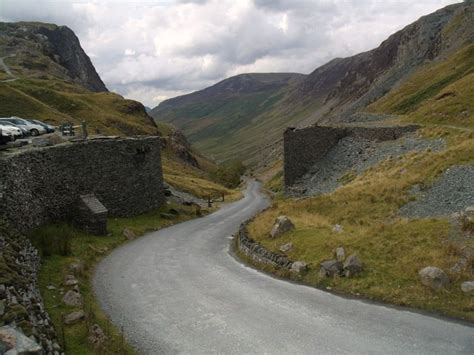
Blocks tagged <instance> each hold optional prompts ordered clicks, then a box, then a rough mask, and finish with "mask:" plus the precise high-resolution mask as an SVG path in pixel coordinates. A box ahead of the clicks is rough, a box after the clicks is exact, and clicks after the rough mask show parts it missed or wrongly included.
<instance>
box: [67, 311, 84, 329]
mask: <svg viewBox="0 0 474 355" xmlns="http://www.w3.org/2000/svg"><path fill="white" fill-rule="evenodd" d="M84 317H85V314H84V311H83V310H80V311H76V312H72V313H69V314H67V315H66V316H65V317H64V324H66V325H71V324H74V323H77V322H80V321H81V320H83V319H84Z"/></svg>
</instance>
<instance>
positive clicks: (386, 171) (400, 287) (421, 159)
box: [249, 128, 474, 321]
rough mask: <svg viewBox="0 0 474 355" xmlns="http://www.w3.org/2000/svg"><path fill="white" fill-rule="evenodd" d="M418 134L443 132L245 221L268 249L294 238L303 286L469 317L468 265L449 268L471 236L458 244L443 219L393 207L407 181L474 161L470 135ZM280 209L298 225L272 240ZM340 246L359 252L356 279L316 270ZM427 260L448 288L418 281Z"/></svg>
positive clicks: (427, 179) (293, 255)
mask: <svg viewBox="0 0 474 355" xmlns="http://www.w3.org/2000/svg"><path fill="white" fill-rule="evenodd" d="M421 134H423V135H424V136H425V137H443V138H444V139H445V140H446V141H447V146H448V147H447V149H445V150H443V151H440V152H432V151H425V152H419V153H409V154H406V155H404V156H401V157H397V158H391V159H387V160H386V161H384V162H382V163H381V164H379V165H377V166H375V167H372V168H371V169H369V170H368V171H366V172H365V173H363V174H362V175H360V176H351V179H348V181H347V182H346V184H345V185H344V186H342V187H340V188H339V189H338V190H336V191H335V192H333V193H332V194H328V195H323V196H319V197H311V198H305V199H281V198H279V199H276V200H274V203H273V206H272V207H271V208H270V209H268V210H266V211H265V212H263V213H262V214H260V215H259V216H258V217H257V218H255V220H254V221H253V222H251V223H250V225H249V232H250V235H251V237H252V238H254V239H255V240H257V241H258V242H260V243H261V244H262V245H264V246H265V247H267V248H268V249H270V250H273V251H278V249H279V247H280V246H281V245H283V244H285V243H288V242H292V243H293V245H294V247H293V250H292V251H291V252H289V253H288V256H289V257H290V259H292V260H304V261H305V262H307V263H308V264H309V271H308V273H306V274H305V275H304V276H303V277H302V281H303V282H305V283H307V284H309V285H314V286H318V287H323V288H325V287H329V288H331V289H332V290H334V291H335V292H340V293H345V294H352V295H357V296H363V297H366V298H369V299H375V300H380V301H384V302H389V303H393V304H396V305H404V306H410V307H416V308H420V309H424V310H428V311H435V312H440V313H443V314H446V315H450V316H455V317H459V318H463V319H467V320H470V321H474V298H473V297H472V295H468V294H465V293H463V292H462V291H461V288H460V284H461V282H463V281H467V280H472V279H474V273H473V272H472V268H471V267H470V265H469V267H467V268H466V270H464V271H462V272H461V273H449V270H450V268H451V267H452V266H453V265H454V264H455V263H456V261H457V260H459V256H460V254H461V252H462V251H461V248H463V247H471V248H474V241H473V240H472V238H470V239H467V240H466V239H464V240H463V242H462V245H461V244H459V243H457V242H456V241H455V240H453V238H452V237H451V233H452V229H451V226H450V223H449V221H448V220H447V219H414V220H408V219H406V218H401V217H400V216H399V215H398V213H397V212H398V210H399V208H400V207H401V206H402V205H403V204H405V203H406V202H408V201H409V200H410V199H411V197H410V193H409V190H410V188H411V187H412V186H413V185H415V184H420V185H422V186H427V185H429V184H430V183H431V182H432V181H433V180H434V179H435V178H436V177H437V176H439V175H440V174H441V173H442V172H444V171H445V170H446V168H448V167H449V166H452V165H458V164H459V165H461V164H474V135H473V134H472V133H469V132H459V131H457V130H452V129H446V128H429V129H424V130H423V131H422V132H421ZM276 179H278V178H276ZM278 215H287V216H289V217H290V218H291V219H292V221H293V222H294V223H295V225H296V228H295V230H294V231H292V232H289V233H287V234H285V235H283V236H281V237H279V238H277V239H270V238H269V237H268V233H269V231H270V230H271V226H272V224H273V222H274V220H275V218H276V217H277V216H278ZM335 224H340V225H342V226H343V232H342V233H337V232H334V231H333V229H332V228H333V226H334V225H335ZM339 246H344V248H345V249H346V255H349V254H352V253H356V254H357V255H358V256H359V257H360V259H361V260H362V262H363V263H364V266H365V270H364V272H363V273H362V274H360V275H359V276H357V277H354V278H325V277H320V276H319V275H318V271H319V264H320V262H321V261H323V260H327V259H332V258H333V250H334V249H335V248H336V247H339ZM471 262H472V261H471ZM429 265H432V266H438V267H440V268H442V269H443V270H445V271H447V272H448V274H449V276H450V279H451V280H452V282H451V284H450V285H449V287H448V288H447V289H446V290H443V291H439V292H434V291H432V290H430V289H428V288H426V287H424V286H423V285H422V284H421V283H420V281H419V277H418V271H419V270H420V269H422V268H423V267H425V266H429Z"/></svg>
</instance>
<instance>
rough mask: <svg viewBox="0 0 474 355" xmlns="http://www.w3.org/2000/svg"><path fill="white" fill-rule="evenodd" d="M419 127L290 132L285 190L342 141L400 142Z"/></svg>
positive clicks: (285, 137) (315, 128) (314, 128)
mask: <svg viewBox="0 0 474 355" xmlns="http://www.w3.org/2000/svg"><path fill="white" fill-rule="evenodd" d="M418 128H419V127H418V126H415V125H411V126H397V127H324V126H316V125H315V126H310V127H306V128H300V129H297V128H288V129H287V130H286V131H285V133H284V135H283V142H284V143H283V145H284V167H283V169H284V183H285V189H286V188H288V187H290V186H291V185H293V184H294V183H295V182H296V180H297V179H298V178H300V177H302V176H303V175H304V174H305V173H306V172H307V171H308V169H309V168H311V167H312V166H313V165H314V164H316V163H317V162H318V161H320V160H321V159H322V158H323V157H324V156H325V155H326V154H327V153H328V152H329V151H330V150H331V148H332V147H334V146H335V145H336V144H337V143H338V142H339V140H341V139H342V138H345V137H349V136H351V137H354V138H360V139H367V140H373V141H387V140H394V139H398V138H400V137H401V136H402V135H403V134H405V133H408V132H413V131H415V130H417V129H418Z"/></svg>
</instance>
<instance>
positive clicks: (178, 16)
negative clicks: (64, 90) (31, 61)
mask: <svg viewBox="0 0 474 355" xmlns="http://www.w3.org/2000/svg"><path fill="white" fill-rule="evenodd" d="M454 2H459V1H453V0H418V1H410V0H380V1H378V0H347V1H342V0H341V1H337V0H332V1H329V0H189V1H186V0H181V1H179V0H175V1H172V0H161V1H157V0H155V1H152V0H141V1H124V0H120V1H112V0H105V1H104V0H101V1H98V0H97V1H82V0H75V1H66V0H49V1H43V0H0V20H1V21H20V20H22V21H33V20H34V21H43V22H52V23H56V24H58V25H67V26H69V27H70V28H71V29H73V30H74V31H75V33H76V34H77V36H78V37H79V39H80V41H81V44H82V47H83V48H84V49H85V51H86V52H87V54H88V55H89V56H90V57H91V59H92V62H93V63H94V65H95V67H96V69H97V71H98V72H99V74H100V76H101V77H102V79H103V80H104V82H105V84H106V85H107V87H108V88H109V89H110V90H113V91H116V92H119V93H120V94H122V95H124V96H126V97H128V98H133V99H136V100H139V101H141V102H143V103H144V104H145V105H148V106H150V107H154V106H156V105H157V104H158V103H159V102H160V101H162V100H164V99H166V98H169V97H173V96H177V95H181V94H184V93H188V92H191V91H195V90H199V89H202V88H204V87H207V86H209V85H212V84H213V83H215V82H217V81H219V80H222V79H224V78H226V77H229V76H232V75H235V74H239V73H245V72H277V71H286V72H300V73H309V72H311V71H313V70H314V69H315V68H316V67H318V66H319V65H321V64H324V63H325V62H327V61H328V60H330V59H332V58H334V57H343V56H349V55H352V54H356V53H358V52H361V51H365V50H368V49H371V48H373V47H376V46H378V45H379V44H380V42H381V41H383V40H384V39H385V38H386V37H388V36H389V35H390V34H391V33H393V32H395V31H397V30H399V29H401V28H403V27H404V26H406V25H407V24H409V23H411V22H413V21H414V20H416V19H417V18H419V17H420V16H423V15H426V14H429V13H431V12H433V11H435V10H437V9H439V8H441V7H443V6H445V5H448V4H450V3H454Z"/></svg>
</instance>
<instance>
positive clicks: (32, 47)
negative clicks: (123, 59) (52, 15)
mask: <svg viewBox="0 0 474 355" xmlns="http://www.w3.org/2000/svg"><path fill="white" fill-rule="evenodd" d="M0 39H1V46H0V49H1V52H2V56H9V55H12V56H15V57H16V58H15V64H16V65H18V66H19V67H21V68H22V70H23V71H24V72H25V74H28V75H29V76H39V75H44V74H45V71H48V72H49V74H50V75H54V76H56V77H58V78H61V79H63V80H67V81H72V82H74V83H77V84H79V85H81V86H83V87H85V88H86V89H88V90H90V91H94V92H105V91H107V88H106V87H105V84H104V83H103V81H102V79H101V78H100V77H99V74H97V72H96V70H95V68H94V66H93V65H92V62H91V60H90V58H89V57H88V56H87V54H86V53H85V52H84V50H83V49H82V47H81V44H80V42H79V39H78V38H77V36H76V35H75V34H74V32H73V31H72V30H71V29H70V28H68V27H67V26H56V25H52V24H47V25H46V24H42V23H36V22H17V23H1V24H0Z"/></svg>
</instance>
